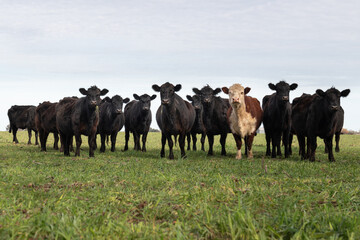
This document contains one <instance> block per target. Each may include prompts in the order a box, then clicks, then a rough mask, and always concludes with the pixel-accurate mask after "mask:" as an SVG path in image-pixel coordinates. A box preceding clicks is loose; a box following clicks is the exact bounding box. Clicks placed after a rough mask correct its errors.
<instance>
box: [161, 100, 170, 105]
mask: <svg viewBox="0 0 360 240" xmlns="http://www.w3.org/2000/svg"><path fill="white" fill-rule="evenodd" d="M161 103H162V104H164V105H168V104H169V103H170V100H169V99H163V100H161Z"/></svg>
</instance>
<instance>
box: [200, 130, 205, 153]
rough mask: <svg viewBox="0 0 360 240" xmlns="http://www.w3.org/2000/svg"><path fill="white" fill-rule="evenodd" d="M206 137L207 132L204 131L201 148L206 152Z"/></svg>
mask: <svg viewBox="0 0 360 240" xmlns="http://www.w3.org/2000/svg"><path fill="white" fill-rule="evenodd" d="M205 137H206V134H205V133H202V134H201V139H200V142H201V150H202V151H204V152H205Z"/></svg>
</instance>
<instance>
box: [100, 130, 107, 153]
mask: <svg viewBox="0 0 360 240" xmlns="http://www.w3.org/2000/svg"><path fill="white" fill-rule="evenodd" d="M100 138H101V140H100V141H101V146H100V152H102V153H103V152H105V149H106V146H105V139H106V134H104V133H101V134H100Z"/></svg>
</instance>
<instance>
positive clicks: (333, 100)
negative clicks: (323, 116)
mask: <svg viewBox="0 0 360 240" xmlns="http://www.w3.org/2000/svg"><path fill="white" fill-rule="evenodd" d="M349 93H350V89H345V90H343V91H341V92H340V91H339V90H337V89H336V88H334V87H332V88H330V89H328V90H326V92H324V91H323V90H321V89H318V90H316V94H317V95H319V96H320V97H322V98H323V99H324V100H325V101H326V103H327V104H328V110H329V111H331V112H336V111H338V110H340V97H346V96H347V95H349Z"/></svg>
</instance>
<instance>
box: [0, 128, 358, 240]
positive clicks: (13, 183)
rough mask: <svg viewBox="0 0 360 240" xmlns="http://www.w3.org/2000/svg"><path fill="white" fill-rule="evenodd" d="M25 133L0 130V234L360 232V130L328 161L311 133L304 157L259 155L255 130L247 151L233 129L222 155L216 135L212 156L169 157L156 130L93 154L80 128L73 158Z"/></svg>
mask: <svg viewBox="0 0 360 240" xmlns="http://www.w3.org/2000/svg"><path fill="white" fill-rule="evenodd" d="M26 135H27V134H26V132H20V133H19V141H20V142H21V143H20V144H17V145H14V144H13V143H12V142H11V140H12V137H11V135H10V134H9V133H8V132H0V239H135V238H136V239H138V238H143V239H175V238H176V239H270V238H274V239H360V167H359V166H360V136H342V137H341V142H340V149H341V152H340V153H335V159H336V162H335V163H329V162H328V161H327V155H325V154H324V153H323V152H324V144H323V142H322V141H318V144H319V147H318V151H317V154H316V157H317V160H318V161H317V162H314V163H310V162H308V161H301V160H300V158H299V156H298V155H297V154H293V156H292V157H291V158H290V159H270V158H264V157H263V155H264V154H265V137H264V135H262V134H259V135H258V136H257V137H255V146H254V156H255V158H254V159H250V160H248V159H246V158H243V159H242V160H236V159H235V154H236V151H235V143H234V140H233V138H232V136H231V135H229V136H228V140H227V151H228V156H226V157H221V156H220V146H219V141H218V140H219V139H218V138H217V139H216V145H215V148H214V151H215V155H214V156H213V157H208V156H207V155H206V153H204V152H202V151H197V152H193V151H189V152H187V155H188V158H187V159H180V158H179V156H180V150H179V147H176V148H175V160H168V159H167V158H164V159H161V158H160V134H159V133H150V134H149V137H148V145H147V146H148V147H147V149H148V152H147V153H142V152H134V151H133V150H130V151H127V152H121V151H120V150H121V149H122V148H123V146H124V133H120V134H119V137H118V142H117V146H116V147H117V151H116V152H114V153H112V152H110V151H109V150H108V149H109V147H107V150H106V152H105V153H104V154H100V152H99V150H97V151H96V152H95V158H88V147H87V144H86V142H87V141H85V138H84V137H83V146H82V151H81V157H78V158H75V157H74V153H72V154H71V157H64V156H63V154H62V153H60V152H58V151H55V150H53V149H51V145H52V143H53V140H52V138H51V139H50V140H49V142H48V152H46V153H44V152H40V149H39V147H38V146H34V145H26V142H27V141H26V139H27V136H26ZM98 140H99V137H98ZM131 140H132V138H131ZM98 144H99V141H98ZM293 146H294V149H293V150H294V153H297V151H298V148H297V143H295V142H294V143H293ZM129 147H130V148H131V149H132V147H133V142H131V144H130V146H129ZM206 149H207V148H206ZM167 154H168V148H166V156H167Z"/></svg>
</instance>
